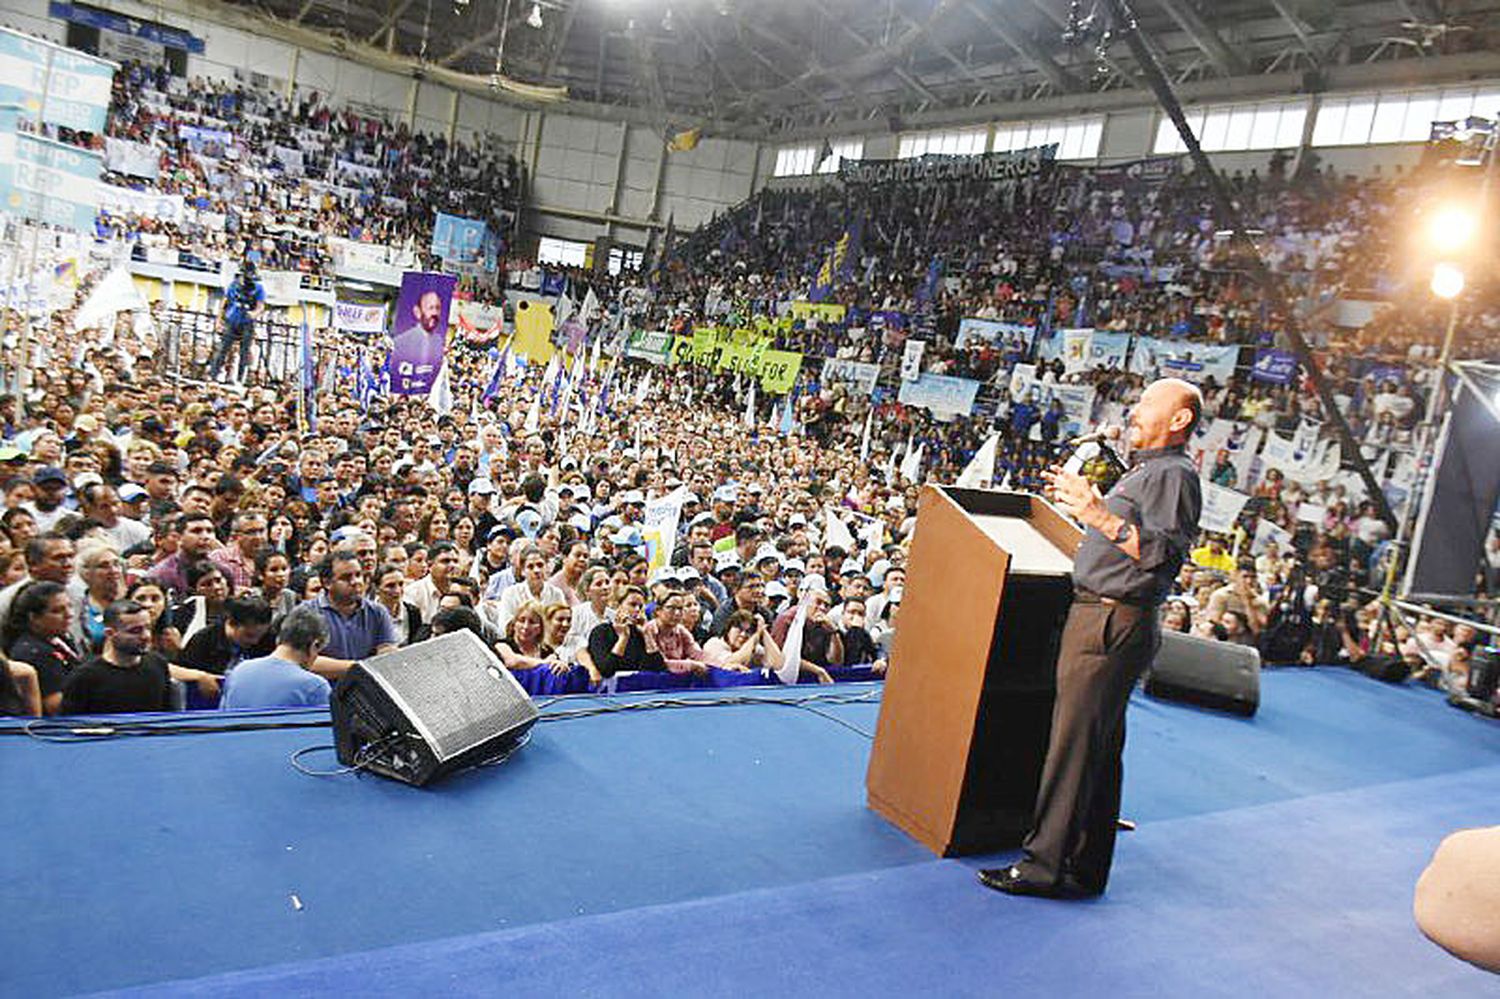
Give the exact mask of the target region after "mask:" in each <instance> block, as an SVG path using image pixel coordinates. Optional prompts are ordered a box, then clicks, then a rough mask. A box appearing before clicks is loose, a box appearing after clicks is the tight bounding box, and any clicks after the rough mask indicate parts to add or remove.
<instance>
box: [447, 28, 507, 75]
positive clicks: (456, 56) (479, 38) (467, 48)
mask: <svg viewBox="0 0 1500 999" xmlns="http://www.w3.org/2000/svg"><path fill="white" fill-rule="evenodd" d="M499 34H500V29H499V28H491V29H490V30H489V31H486V32H485V33H484V34H482V35H475V36H474V37H473V38H471V39H469V40H468V41H466V42H464V43H463V44H462V45H460V46H459V47H458V48H456V49H454V50H453V51H451V52H447V53H444V54H443V57H442V58H441V59H439V60H438V61H437V65H439V66H452V65H453V64H454V63H456V62H458V60H460V59H462V58H463V57H464V56H466V55H468V54H469V53H470V52H473V51H474V50H475V49H477V48H482V47H483V46H485V45H488V44H489V43H490V42H491V41H493V40H494V39H495V37H496V36H497V35H499Z"/></svg>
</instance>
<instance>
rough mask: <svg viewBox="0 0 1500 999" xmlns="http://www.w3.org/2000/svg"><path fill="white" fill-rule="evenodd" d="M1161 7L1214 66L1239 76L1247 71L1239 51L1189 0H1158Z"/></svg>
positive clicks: (1229, 74)
mask: <svg viewBox="0 0 1500 999" xmlns="http://www.w3.org/2000/svg"><path fill="white" fill-rule="evenodd" d="M1156 2H1157V4H1159V5H1160V6H1161V9H1162V10H1164V11H1166V12H1167V13H1168V14H1169V15H1171V17H1172V20H1174V21H1176V22H1177V26H1178V27H1180V28H1181V29H1182V30H1183V31H1184V32H1186V34H1187V36H1188V37H1189V38H1191V39H1192V40H1193V44H1194V45H1196V46H1198V48H1200V49H1202V50H1203V54H1204V55H1206V56H1208V58H1209V60H1210V61H1211V62H1213V64H1214V67H1215V68H1216V69H1217V70H1218V71H1219V72H1221V73H1223V74H1225V75H1226V76H1238V75H1240V74H1242V73H1244V72H1246V68H1247V67H1246V66H1245V60H1243V59H1241V58H1240V56H1239V53H1238V52H1236V51H1234V49H1232V48H1230V47H1229V46H1228V45H1227V44H1225V42H1224V39H1222V38H1220V37H1219V33H1218V32H1217V31H1215V30H1214V29H1213V28H1212V27H1211V26H1210V25H1209V23H1208V22H1207V21H1205V20H1204V19H1203V15H1201V14H1199V13H1198V12H1197V11H1196V10H1194V9H1193V7H1192V6H1191V5H1190V4H1189V3H1188V0H1156Z"/></svg>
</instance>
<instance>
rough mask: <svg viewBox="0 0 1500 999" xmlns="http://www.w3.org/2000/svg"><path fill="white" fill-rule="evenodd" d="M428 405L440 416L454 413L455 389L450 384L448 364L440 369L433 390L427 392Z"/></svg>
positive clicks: (433, 382) (433, 381)
mask: <svg viewBox="0 0 1500 999" xmlns="http://www.w3.org/2000/svg"><path fill="white" fill-rule="evenodd" d="M427 405H429V406H431V407H432V410H433V412H435V413H437V415H439V416H447V415H448V414H449V413H451V412H453V389H452V387H451V386H450V385H449V384H448V365H447V364H446V363H444V364H443V366H442V367H440V368H438V373H437V377H436V378H434V379H433V380H432V388H430V389H428V390H427Z"/></svg>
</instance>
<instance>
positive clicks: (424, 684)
mask: <svg viewBox="0 0 1500 999" xmlns="http://www.w3.org/2000/svg"><path fill="white" fill-rule="evenodd" d="M364 666H365V670H366V671H367V672H368V673H369V674H370V675H371V676H372V677H374V678H375V680H376V682H378V683H379V684H380V685H381V687H383V688H384V689H385V691H386V692H387V693H388V694H390V696H391V698H392V699H393V700H395V702H396V704H397V705H398V706H399V707H400V708H401V710H402V711H403V712H405V714H406V717H407V718H408V719H410V720H411V722H412V724H413V725H414V726H416V728H417V730H418V731H419V732H420V734H421V735H422V737H423V738H424V739H426V740H427V742H428V744H429V745H430V746H431V747H432V751H433V753H434V754H435V755H436V756H437V758H438V759H439V760H449V759H452V758H453V757H455V756H457V755H458V754H459V753H462V752H464V751H465V750H467V749H470V748H471V747H473V746H475V745H478V744H479V743H481V742H483V741H485V740H486V739H489V738H492V737H493V736H495V735H496V734H497V733H501V732H508V731H510V730H511V729H513V728H516V727H519V726H521V725H525V724H526V723H528V722H530V721H531V720H532V719H534V718H535V717H536V706H535V705H533V704H532V703H531V698H530V697H528V696H527V694H526V691H524V690H522V689H521V686H520V684H518V683H516V681H515V678H514V677H512V676H511V675H510V672H509V671H508V670H506V669H505V667H504V666H503V665H502V664H501V662H500V660H499V659H498V658H497V657H496V656H495V654H494V653H493V652H491V651H490V650H489V648H488V647H487V646H486V645H485V644H484V642H482V641H481V640H480V639H479V638H478V636H476V635H475V634H474V633H473V632H470V631H456V632H453V633H451V634H447V635H440V636H439V637H437V638H434V639H430V640H428V641H426V642H419V643H418V644H416V645H411V646H408V647H406V648H404V649H398V650H397V651H395V652H390V653H387V654H386V655H383V656H376V657H375V658H373V659H370V660H367V661H366V662H365V664H364Z"/></svg>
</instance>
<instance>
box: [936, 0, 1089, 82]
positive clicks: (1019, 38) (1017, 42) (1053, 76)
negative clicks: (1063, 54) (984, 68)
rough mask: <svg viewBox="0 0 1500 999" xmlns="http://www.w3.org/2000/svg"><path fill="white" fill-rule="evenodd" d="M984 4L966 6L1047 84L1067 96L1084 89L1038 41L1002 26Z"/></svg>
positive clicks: (970, 0) (970, 1)
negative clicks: (1034, 69) (1043, 78)
mask: <svg viewBox="0 0 1500 999" xmlns="http://www.w3.org/2000/svg"><path fill="white" fill-rule="evenodd" d="M984 3H985V0H966V3H965V4H964V5H965V6H966V7H968V8H969V10H970V11H972V12H973V14H974V16H975V17H977V18H979V20H980V21H982V22H983V23H984V26H985V27H986V28H989V29H990V30H991V31H993V32H994V33H995V36H996V37H997V38H999V39H1000V40H1001V41H1003V42H1004V43H1005V44H1006V45H1009V46H1010V47H1011V48H1013V49H1015V50H1016V54H1017V55H1019V56H1021V58H1023V59H1025V60H1026V61H1027V62H1029V63H1031V65H1033V66H1035V67H1036V69H1037V71H1038V72H1040V73H1041V74H1042V75H1043V76H1045V77H1046V78H1047V82H1048V83H1050V84H1052V86H1053V87H1054V88H1056V89H1057V90H1060V91H1062V92H1063V93H1065V94H1071V93H1076V92H1077V91H1079V90H1081V89H1083V88H1082V86H1081V85H1080V84H1079V82H1078V80H1077V79H1076V78H1074V76H1073V74H1072V73H1069V72H1068V71H1067V70H1065V69H1063V68H1062V67H1061V66H1059V65H1058V64H1057V60H1055V59H1053V58H1052V57H1051V56H1050V55H1048V54H1047V52H1046V51H1045V50H1044V49H1043V48H1042V47H1041V46H1040V45H1038V44H1037V42H1036V39H1034V38H1032V37H1031V36H1030V35H1028V34H1026V33H1025V32H1023V31H1019V30H1017V29H1015V28H1013V27H1011V26H1009V25H1006V24H1002V23H1001V22H1000V21H999V20H997V19H996V18H995V17H994V15H992V14H991V13H990V12H989V11H987V10H985V9H984Z"/></svg>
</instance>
